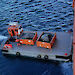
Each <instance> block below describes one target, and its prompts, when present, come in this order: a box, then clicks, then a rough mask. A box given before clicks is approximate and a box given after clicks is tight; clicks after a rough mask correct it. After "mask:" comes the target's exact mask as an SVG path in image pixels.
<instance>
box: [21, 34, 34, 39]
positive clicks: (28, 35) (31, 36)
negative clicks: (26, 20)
mask: <svg viewBox="0 0 75 75" xmlns="http://www.w3.org/2000/svg"><path fill="white" fill-rule="evenodd" d="M34 36H35V33H23V34H22V35H21V38H22V39H29V40H32V39H33V38H34Z"/></svg>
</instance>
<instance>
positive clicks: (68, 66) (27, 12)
mask: <svg viewBox="0 0 75 75" xmlns="http://www.w3.org/2000/svg"><path fill="white" fill-rule="evenodd" d="M10 21H18V22H19V24H21V25H22V26H23V28H24V29H25V30H28V31H30V30H32V31H61V32H63V31H65V32H67V31H68V30H70V29H71V30H73V8H72V0H0V35H6V36H8V32H7V28H8V22H10ZM0 75H73V63H72V62H68V63H59V64H56V63H53V62H41V61H37V60H31V59H25V58H17V57H4V56H3V55H2V53H1V50H0Z"/></svg>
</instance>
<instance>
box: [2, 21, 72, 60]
mask: <svg viewBox="0 0 75 75" xmlns="http://www.w3.org/2000/svg"><path fill="white" fill-rule="evenodd" d="M8 32H9V35H10V37H7V38H5V39H4V41H3V42H2V43H1V46H2V53H3V54H9V55H16V56H26V57H32V58H37V59H44V60H57V61H69V60H70V59H71V55H72V40H73V33H72V32H49V31H37V32H36V31H24V30H23V28H22V26H21V25H18V24H17V23H15V22H14V23H10V25H9V27H8Z"/></svg>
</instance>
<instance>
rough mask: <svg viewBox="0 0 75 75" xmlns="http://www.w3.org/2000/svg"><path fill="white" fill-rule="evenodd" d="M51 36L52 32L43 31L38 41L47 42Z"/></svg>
mask: <svg viewBox="0 0 75 75" xmlns="http://www.w3.org/2000/svg"><path fill="white" fill-rule="evenodd" d="M53 36H54V34H51V33H43V34H42V36H41V37H40V39H39V41H42V42H47V43H49V42H50V41H51V40H52V37H53Z"/></svg>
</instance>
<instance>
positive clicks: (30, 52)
mask: <svg viewBox="0 0 75 75" xmlns="http://www.w3.org/2000/svg"><path fill="white" fill-rule="evenodd" d="M41 33H42V32H38V35H40V34H41ZM11 44H12V46H13V48H12V49H10V50H8V52H3V53H5V54H14V55H16V53H17V52H19V53H20V55H21V56H28V57H34V58H37V56H38V55H41V58H42V59H43V58H44V56H45V55H48V57H49V58H48V59H51V60H62V61H66V60H67V59H61V58H56V56H64V57H68V56H70V55H71V47H72V33H67V32H57V33H56V41H55V43H54V45H53V47H52V49H46V48H41V47H37V46H36V44H35V45H34V46H30V45H20V46H17V43H15V42H11ZM65 53H67V55H66V56H65Z"/></svg>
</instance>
